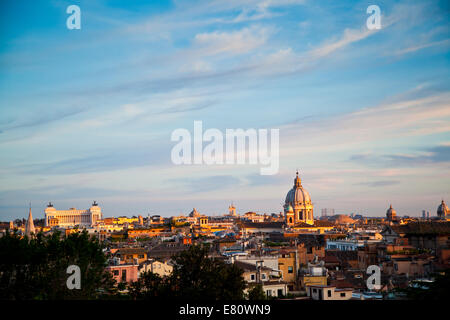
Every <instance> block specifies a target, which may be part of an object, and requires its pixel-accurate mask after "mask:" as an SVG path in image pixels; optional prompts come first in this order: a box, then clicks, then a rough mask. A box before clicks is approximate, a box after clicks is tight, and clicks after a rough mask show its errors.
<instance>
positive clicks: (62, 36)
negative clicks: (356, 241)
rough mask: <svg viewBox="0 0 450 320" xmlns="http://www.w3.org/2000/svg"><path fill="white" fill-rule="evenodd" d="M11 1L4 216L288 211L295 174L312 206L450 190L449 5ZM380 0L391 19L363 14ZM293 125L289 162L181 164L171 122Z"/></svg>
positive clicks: (1, 94) (6, 35)
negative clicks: (75, 18)
mask: <svg viewBox="0 0 450 320" xmlns="http://www.w3.org/2000/svg"><path fill="white" fill-rule="evenodd" d="M71 4H73V3H71V2H70V1H59V2H48V3H45V4H44V3H25V2H22V1H14V2H8V3H5V4H3V5H2V10H1V12H2V17H1V19H0V20H1V22H0V23H1V24H2V25H1V28H2V40H4V41H2V45H1V46H0V65H1V68H0V108H1V109H0V110H1V112H2V118H1V120H0V150H1V152H0V168H1V169H0V170H1V171H0V172H1V174H0V181H1V184H0V221H8V220H14V219H16V218H22V217H23V218H26V216H27V214H28V205H29V202H30V201H31V203H32V205H33V216H34V218H42V217H43V216H44V209H45V206H46V204H47V203H48V202H49V201H51V202H52V203H54V205H55V207H57V208H60V209H67V208H70V207H76V208H79V209H86V208H88V207H89V205H90V204H91V203H92V201H93V200H96V201H98V203H99V205H100V206H101V207H102V211H103V213H104V215H105V216H106V217H108V216H119V215H130V216H131V215H138V214H144V215H147V214H148V213H150V214H159V215H161V216H174V215H179V214H181V213H183V214H185V215H186V214H188V213H189V212H190V210H192V208H194V207H195V208H197V210H198V211H199V212H201V213H204V214H207V215H219V214H223V213H226V212H227V208H228V205H229V204H230V203H231V202H233V203H234V205H235V206H236V207H237V211H238V212H239V213H241V214H242V213H244V212H247V211H255V212H258V213H264V212H266V213H272V212H273V213H279V212H280V211H282V210H283V207H282V206H283V203H284V200H285V196H286V193H287V192H288V190H289V188H291V187H292V183H293V179H294V177H295V172H296V170H299V172H300V175H301V179H302V182H303V185H304V187H305V188H306V189H307V190H308V191H309V193H310V194H311V199H312V202H313V203H314V207H315V209H314V211H315V212H314V216H315V217H320V213H321V209H322V208H334V209H335V210H336V214H350V213H352V212H353V213H355V214H357V213H361V214H364V215H367V216H384V215H385V214H386V210H387V209H388V208H389V205H390V204H392V206H393V207H394V208H395V210H396V211H397V214H398V215H401V216H403V215H409V216H413V217H420V216H421V215H422V210H425V211H429V212H430V216H435V215H436V209H437V207H438V206H439V204H440V202H441V200H442V199H443V200H445V201H446V202H447V203H448V202H450V188H449V184H448V181H450V134H449V132H450V126H449V123H450V121H449V120H450V104H449V101H450V82H449V81H448V80H449V79H448V74H449V71H450V70H449V50H448V49H449V45H450V38H449V37H448V34H449V33H448V31H449V29H448V28H449V27H448V25H449V24H448V22H449V15H448V12H449V7H448V3H446V2H445V1H412V2H411V1H383V2H380V3H371V2H368V1H348V2H345V3H336V2H335V1H324V2H321V3H320V5H319V4H317V3H315V2H313V1H308V0H289V1H286V0H282V1H278V2H275V1H256V0H245V1H239V2H237V1H203V0H199V1H174V2H171V1H152V3H151V4H147V3H146V2H145V1H133V3H129V2H127V1H114V2H110V3H109V4H108V3H107V2H106V1H98V2H96V3H95V4H93V3H92V2H89V1H77V3H76V4H77V5H78V6H79V7H80V8H81V17H82V23H81V29H80V30H68V29H67V28H66V19H67V17H68V14H67V13H66V8H67V6H69V5H71ZM371 4H378V5H379V6H380V8H381V16H382V19H381V25H382V28H381V29H379V30H368V29H367V27H366V20H367V18H368V16H369V15H368V14H367V13H366V9H367V7H368V6H369V5H371ZM196 120H201V121H203V125H204V127H205V129H207V128H218V129H219V130H222V131H225V129H227V128H230V129H236V128H242V129H244V130H246V129H250V128H255V129H260V128H261V129H265V128H267V129H271V128H276V129H279V130H280V157H279V159H280V169H279V172H278V174H275V175H272V176H262V175H260V173H259V170H260V166H259V165H249V164H245V165H174V164H173V163H172V162H171V159H170V154H171V148H172V147H173V146H174V144H175V143H173V142H172V141H171V139H170V136H171V132H173V131H174V130H176V129H178V128H186V129H188V130H190V131H192V130H193V124H194V121H196Z"/></svg>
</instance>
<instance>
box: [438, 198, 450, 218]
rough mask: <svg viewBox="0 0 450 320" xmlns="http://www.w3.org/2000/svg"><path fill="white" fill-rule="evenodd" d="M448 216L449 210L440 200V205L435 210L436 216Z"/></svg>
mask: <svg viewBox="0 0 450 320" xmlns="http://www.w3.org/2000/svg"><path fill="white" fill-rule="evenodd" d="M448 214H449V210H448V207H447V205H446V204H445V202H444V200H442V202H441V204H440V205H439V207H438V209H437V215H438V217H445V216H446V215H448Z"/></svg>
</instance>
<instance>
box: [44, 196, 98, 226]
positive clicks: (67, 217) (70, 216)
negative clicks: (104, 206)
mask: <svg viewBox="0 0 450 320" xmlns="http://www.w3.org/2000/svg"><path fill="white" fill-rule="evenodd" d="M101 219H102V210H101V208H100V207H99V206H98V204H97V203H96V202H95V201H94V203H93V204H92V206H91V207H90V208H89V209H87V210H77V209H75V208H70V209H69V210H56V209H55V208H54V207H53V204H51V203H49V204H48V206H47V208H46V209H45V226H46V227H56V226H58V227H74V226H80V227H92V226H93V225H94V224H95V223H96V222H97V220H101Z"/></svg>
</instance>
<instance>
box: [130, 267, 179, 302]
mask: <svg viewBox="0 0 450 320" xmlns="http://www.w3.org/2000/svg"><path fill="white" fill-rule="evenodd" d="M128 289H129V291H130V296H131V297H132V298H133V299H138V300H140V299H151V298H164V297H169V296H170V291H169V285H168V282H167V279H163V278H161V277H160V276H159V275H158V274H155V273H152V272H150V271H146V272H143V273H141V275H140V276H139V279H138V281H135V282H133V283H131V284H130V285H129V288H128Z"/></svg>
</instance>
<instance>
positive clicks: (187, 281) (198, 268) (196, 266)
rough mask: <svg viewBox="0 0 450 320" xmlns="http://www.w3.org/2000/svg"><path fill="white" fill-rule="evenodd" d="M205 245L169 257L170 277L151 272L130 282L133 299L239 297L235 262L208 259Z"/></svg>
mask: <svg viewBox="0 0 450 320" xmlns="http://www.w3.org/2000/svg"><path fill="white" fill-rule="evenodd" d="M208 252H209V248H208V247H207V246H191V247H190V248H189V249H188V250H186V251H183V252H181V253H179V254H177V255H175V256H174V257H173V259H174V261H175V266H174V270H173V272H172V274H171V276H169V277H167V278H164V279H162V278H160V277H159V276H157V275H154V274H152V273H144V274H143V275H142V277H141V278H140V279H139V280H138V281H137V282H134V283H133V284H131V285H130V287H129V290H130V295H131V296H132V297H133V298H134V299H148V298H164V297H170V298H175V299H180V300H241V299H243V298H244V294H243V291H244V288H245V281H244V278H243V276H242V270H241V269H239V268H238V267H236V266H235V265H229V264H226V263H225V262H223V261H221V260H218V259H212V258H208Z"/></svg>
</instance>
